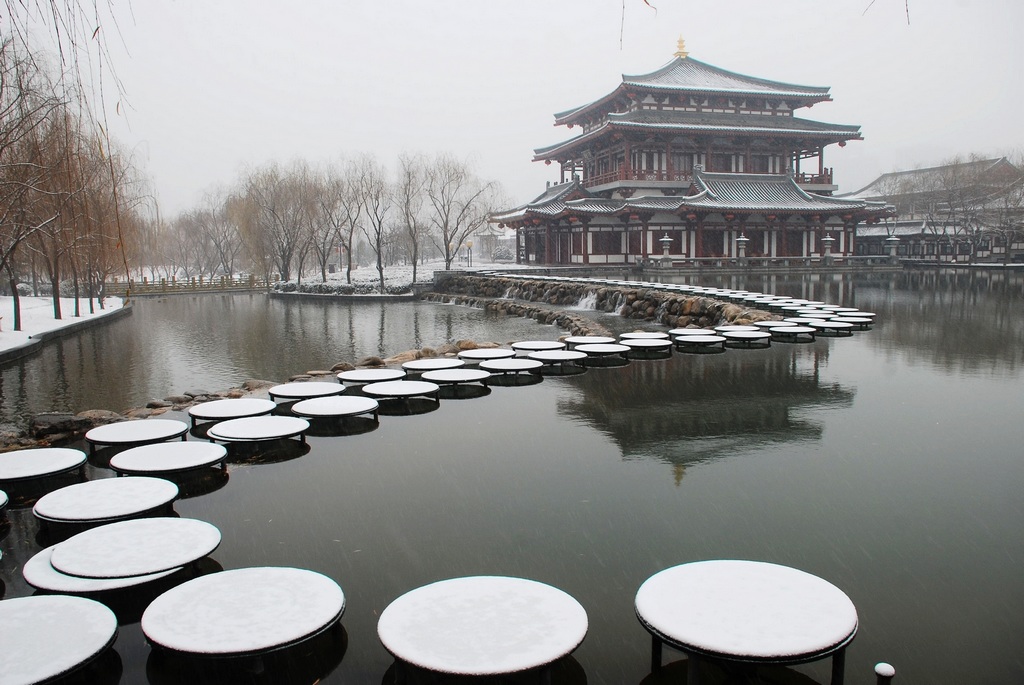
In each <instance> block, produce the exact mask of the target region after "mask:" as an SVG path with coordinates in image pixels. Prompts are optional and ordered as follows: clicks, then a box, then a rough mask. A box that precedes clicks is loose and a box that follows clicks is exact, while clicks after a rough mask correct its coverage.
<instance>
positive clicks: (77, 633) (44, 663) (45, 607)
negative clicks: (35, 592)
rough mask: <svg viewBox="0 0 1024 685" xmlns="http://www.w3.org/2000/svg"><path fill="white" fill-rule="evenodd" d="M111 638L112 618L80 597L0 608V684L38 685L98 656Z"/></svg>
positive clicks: (24, 600) (28, 600)
mask: <svg viewBox="0 0 1024 685" xmlns="http://www.w3.org/2000/svg"><path fill="white" fill-rule="evenodd" d="M116 636H117V618H116V617H115V616H114V612H112V611H111V610H110V609H108V608H107V607H105V606H104V605H102V604H100V603H99V602H96V601H93V600H91V599H85V598H84V597H68V596H65V595H39V596H36V597H20V598H17V599H7V600H4V601H2V602H0V645H3V662H2V664H3V665H2V666H0V683H3V684H4V685H15V684H21V683H39V682H43V681H48V680H50V679H52V678H56V677H58V676H62V675H65V674H67V673H70V672H72V671H74V670H75V669H77V668H79V667H81V666H83V665H85V664H87V663H88V662H90V661H92V660H93V659H95V658H96V657H97V656H99V655H100V654H101V653H102V652H103V651H104V650H105V649H106V648H107V647H109V646H110V645H111V643H113V641H114V638H115V637H116Z"/></svg>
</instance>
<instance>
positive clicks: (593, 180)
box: [583, 167, 832, 188]
mask: <svg viewBox="0 0 1024 685" xmlns="http://www.w3.org/2000/svg"><path fill="white" fill-rule="evenodd" d="M763 175H764V176H778V175H779V174H763ZM793 178H794V179H795V180H796V182H797V183H800V184H802V185H804V184H805V185H832V169H825V171H824V173H821V174H808V173H799V174H794V176H793ZM644 181H648V182H651V181H655V182H662V183H682V182H687V183H688V182H691V181H693V172H692V171H646V170H637V169H626V168H624V167H623V168H620V169H617V170H615V171H608V172H605V173H603V174H596V175H594V176H590V177H588V178H586V179H584V180H583V186H584V187H585V188H593V187H594V186H603V185H607V184H609V183H616V182H633V183H636V182H644Z"/></svg>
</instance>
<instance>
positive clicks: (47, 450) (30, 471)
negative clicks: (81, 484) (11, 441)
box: [0, 447, 86, 481]
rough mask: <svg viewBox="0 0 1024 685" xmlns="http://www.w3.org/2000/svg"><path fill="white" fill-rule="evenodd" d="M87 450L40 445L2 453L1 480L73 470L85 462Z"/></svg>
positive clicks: (43, 476)
mask: <svg viewBox="0 0 1024 685" xmlns="http://www.w3.org/2000/svg"><path fill="white" fill-rule="evenodd" d="M85 460H86V456H85V452H83V451H81V450H74V449H68V448H64V447H39V448H35V449H28V450H15V451H13V452H4V453H0V481H13V480H29V479H31V478H45V477H46V476H54V475H57V474H60V473H67V472H68V471H73V470H75V469H77V468H79V467H80V466H82V464H84V463H85Z"/></svg>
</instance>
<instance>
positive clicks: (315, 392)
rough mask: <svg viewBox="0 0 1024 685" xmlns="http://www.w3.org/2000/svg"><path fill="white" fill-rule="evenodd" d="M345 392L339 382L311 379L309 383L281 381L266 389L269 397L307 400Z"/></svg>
mask: <svg viewBox="0 0 1024 685" xmlns="http://www.w3.org/2000/svg"><path fill="white" fill-rule="evenodd" d="M343 392H345V386H344V385H342V384H340V383H325V382H323V381H311V382H309V383H282V384H281V385H275V386H274V387H272V388H270V389H269V390H267V394H268V395H270V399H272V400H273V399H276V398H280V399H282V400H288V401H291V400H308V399H309V398H311V397H327V396H329V395H340V394H341V393H343Z"/></svg>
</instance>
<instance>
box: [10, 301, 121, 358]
mask: <svg viewBox="0 0 1024 685" xmlns="http://www.w3.org/2000/svg"><path fill="white" fill-rule="evenodd" d="M19 300H20V301H21V330H20V331H16V330H14V298H12V297H0V351H4V350H10V349H13V348H15V347H20V346H21V345H24V344H25V343H27V342H28V341H29V338H30V337H31V336H33V335H35V334H37V333H44V332H46V331H53V330H57V329H59V328H63V327H65V326H68V325H70V324H73V323H78V322H79V321H81V320H83V319H90V318H94V317H97V316H103V315H105V314H109V313H110V312H112V311H116V310H118V309H120V308H121V305H122V304H123V303H122V301H121V298H120V297H106V298H104V299H103V306H104V307H105V308H104V309H100V308H99V306H98V305H97V304H96V301H95V300H93V309H94V311H92V312H90V311H89V300H88V298H85V297H82V298H79V303H80V304H79V307H80V309H81V316H78V317H76V316H75V298H73V297H62V298H60V307H61V317H62V318H60V319H55V318H53V300H52V299H51V298H49V297H20V298H19Z"/></svg>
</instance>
